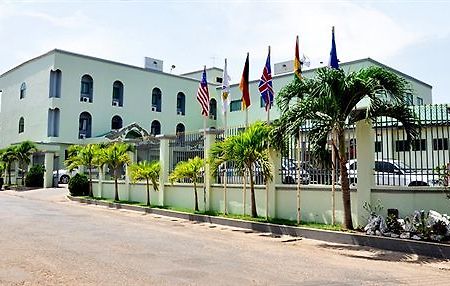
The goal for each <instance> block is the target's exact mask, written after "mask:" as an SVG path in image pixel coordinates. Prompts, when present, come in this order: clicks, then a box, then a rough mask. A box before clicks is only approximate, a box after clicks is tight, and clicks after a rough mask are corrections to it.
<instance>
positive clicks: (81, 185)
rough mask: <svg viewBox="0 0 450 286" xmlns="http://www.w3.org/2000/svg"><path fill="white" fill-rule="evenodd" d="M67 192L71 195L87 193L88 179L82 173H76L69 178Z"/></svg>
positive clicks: (84, 194) (85, 194)
mask: <svg viewBox="0 0 450 286" xmlns="http://www.w3.org/2000/svg"><path fill="white" fill-rule="evenodd" d="M69 192H70V194H71V195H72V196H87V195H89V180H88V178H87V176H86V175H84V174H76V175H75V176H73V177H72V178H70V180H69Z"/></svg>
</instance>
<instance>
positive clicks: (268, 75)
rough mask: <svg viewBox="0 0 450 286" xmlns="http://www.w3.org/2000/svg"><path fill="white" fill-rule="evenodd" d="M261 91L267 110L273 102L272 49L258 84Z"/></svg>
mask: <svg viewBox="0 0 450 286" xmlns="http://www.w3.org/2000/svg"><path fill="white" fill-rule="evenodd" d="M258 89H259V92H260V93H261V97H262V99H263V100H264V103H265V104H266V111H268V110H269V109H270V108H271V107H272V104H273V87H272V71H271V69H270V50H269V54H268V55H267V60H266V65H265V66H264V70H263V73H262V76H261V80H260V81H259V86H258Z"/></svg>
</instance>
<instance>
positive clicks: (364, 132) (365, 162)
mask: <svg viewBox="0 0 450 286" xmlns="http://www.w3.org/2000/svg"><path fill="white" fill-rule="evenodd" d="M356 154H357V158H358V182H357V192H356V198H357V199H356V200H353V201H354V202H356V206H353V207H352V208H353V209H354V210H356V214H357V215H356V217H354V218H353V221H354V223H355V225H356V226H364V225H365V224H366V223H367V221H366V220H365V219H364V218H363V217H364V216H366V217H367V214H366V211H365V210H364V208H363V204H364V202H368V203H370V193H371V189H372V188H373V186H374V185H375V179H374V167H375V132H374V130H373V127H372V123H371V122H370V121H368V120H361V121H358V122H357V123H356Z"/></svg>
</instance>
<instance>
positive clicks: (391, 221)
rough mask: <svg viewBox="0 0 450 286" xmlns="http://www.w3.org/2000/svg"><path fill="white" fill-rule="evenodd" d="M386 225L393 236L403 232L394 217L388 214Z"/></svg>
mask: <svg viewBox="0 0 450 286" xmlns="http://www.w3.org/2000/svg"><path fill="white" fill-rule="evenodd" d="M386 225H387V227H388V229H389V231H390V232H392V233H395V234H400V232H401V231H402V230H403V229H402V226H401V225H400V223H399V222H398V220H397V218H396V216H395V215H392V214H390V215H389V216H388V217H387V218H386Z"/></svg>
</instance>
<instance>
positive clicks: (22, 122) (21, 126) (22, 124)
mask: <svg viewBox="0 0 450 286" xmlns="http://www.w3.org/2000/svg"><path fill="white" fill-rule="evenodd" d="M24 131H25V119H23V117H20V119H19V133H23V132H24Z"/></svg>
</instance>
